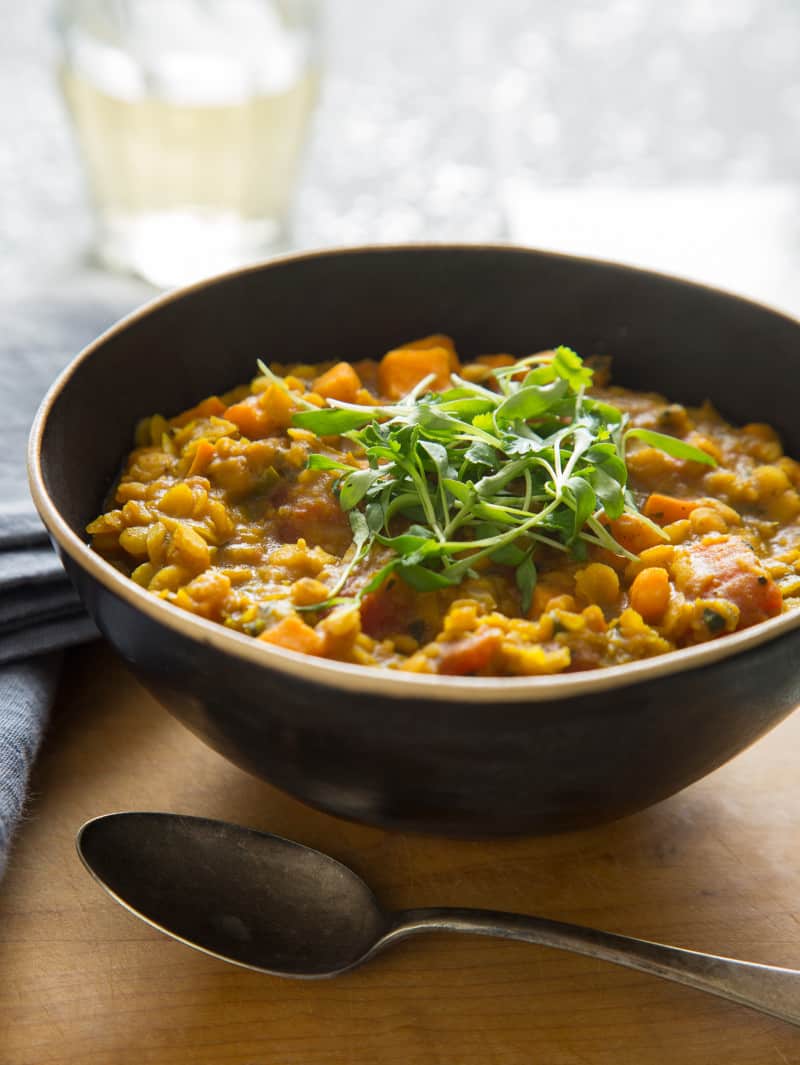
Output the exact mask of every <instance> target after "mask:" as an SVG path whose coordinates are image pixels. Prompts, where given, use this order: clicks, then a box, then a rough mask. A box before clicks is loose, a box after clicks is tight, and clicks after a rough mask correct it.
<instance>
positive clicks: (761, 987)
mask: <svg viewBox="0 0 800 1065" xmlns="http://www.w3.org/2000/svg"><path fill="white" fill-rule="evenodd" d="M393 917H394V924H393V927H392V929H391V930H390V931H389V932H388V933H387V934H386V936H385V937H384V938H383V939H382V941H381V942H380V944H379V948H382V947H383V946H387V945H388V944H389V943H390V942H395V941H397V940H398V939H404V938H405V937H406V936H411V935H416V934H418V933H420V932H470V933H472V934H474V935H479V936H494V937H497V938H499V939H518V940H522V941H523V942H525V943H537V944H540V945H541V946H545V947H555V948H556V949H558V950H569V951H572V952H573V953H575V954H586V955H588V956H589V957H590V958H601V959H602V960H603V961H610V962H613V963H614V964H615V965H624V966H626V967H627V968H629V969H639V970H641V971H642V972H645V973H652V974H653V975H654V976H661V977H663V978H664V979H665V980H674V981H676V982H677V983H679V984H686V985H687V986H688V987H695V988H697V989H698V990H700V991H708V992H710V993H711V994H712V995H719V996H720V997H721V998H727V999H731V1000H732V1001H733V1002H738V1003H740V1004H741V1005H743V1006H751V1007H752V1008H753V1009H756V1010H761V1011H762V1012H763V1013H769V1014H771V1015H772V1016H773V1017H779V1018H780V1019H781V1020H783V1021H789V1023H790V1024H800V972H798V971H795V970H794V969H780V968H777V967H775V966H772V965H758V964H756V963H755V962H747V961H737V960H736V959H735V958H722V957H718V956H717V955H715V954H700V953H698V952H697V951H694V950H682V949H681V948H680V947H670V946H666V945H665V944H662V943H651V942H650V941H649V940H646V939H633V938H631V937H629V936H620V935H616V934H615V933H613V932H601V931H598V930H597V929H594V928H582V927H581V926H580V925H573V924H564V923H562V922H561V921H550V920H548V919H547V918H544V917H526V916H523V915H522V914H514V913H502V912H496V911H493V910H468V909H451V908H448V907H445V908H437V909H420V910H404V911H403V912H401V913H397V914H394V915H393Z"/></svg>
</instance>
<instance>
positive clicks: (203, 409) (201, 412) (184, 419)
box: [169, 396, 225, 429]
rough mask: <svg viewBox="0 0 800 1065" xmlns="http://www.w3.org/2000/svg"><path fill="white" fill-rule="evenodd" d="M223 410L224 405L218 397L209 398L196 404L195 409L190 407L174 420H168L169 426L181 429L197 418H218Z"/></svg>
mask: <svg viewBox="0 0 800 1065" xmlns="http://www.w3.org/2000/svg"><path fill="white" fill-rule="evenodd" d="M224 410H225V404H224V403H223V402H222V400H221V399H220V398H219V396H209V397H208V398H207V399H204V400H202V401H201V402H200V403H198V404H197V406H196V407H190V409H189V410H185V411H184V412H183V413H182V414H178V415H177V416H176V417H175V418H170V422H169V424H170V425H172V426H174V427H175V428H176V429H181V428H183V426H184V425H188V424H189V422H193V421H195V420H197V419H198V418H210V417H211V416H212V415H216V416H217V417H219V415H220V414H222V412H223V411H224Z"/></svg>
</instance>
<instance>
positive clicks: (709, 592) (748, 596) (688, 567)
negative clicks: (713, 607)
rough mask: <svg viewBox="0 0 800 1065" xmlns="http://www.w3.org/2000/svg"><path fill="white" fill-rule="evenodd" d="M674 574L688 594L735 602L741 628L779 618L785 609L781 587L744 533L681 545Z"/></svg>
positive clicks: (681, 587) (677, 582)
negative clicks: (777, 615) (763, 564)
mask: <svg viewBox="0 0 800 1065" xmlns="http://www.w3.org/2000/svg"><path fill="white" fill-rule="evenodd" d="M672 574H673V577H674V579H675V585H676V587H677V588H678V590H679V591H681V592H683V594H684V595H686V596H687V597H691V598H703V599H712V598H713V599H727V600H728V601H729V602H731V603H734V604H735V605H736V606H737V607H738V608H739V625H738V628H740V629H744V628H747V627H748V626H749V625H756V624H757V623H758V622H760V621H765V620H766V619H767V618H771V617H775V615H776V614H780V612H781V610H782V608H783V596H782V595H781V590H780V588H779V587H778V586H777V584H776V583H775V581H774V580H773V579H772V578H771V577H770V575H769V574H768V573H767V571H766V570H765V569H764V567H763V566H762V565H761V563H760V562H759V560H758V558H757V556H756V554H755V552H753V551H752V550H751V549H750V547H749V545H748V544H747V542H746V541H745V540H743V539H742V538H741V537H740V536H726V537H720V538H708V539H706V540H701V541H699V542H698V543H693V544H688V545H687V546H685V547H682V548H679V549H678V551H677V552H676V555H675V559H674V561H673V563H672Z"/></svg>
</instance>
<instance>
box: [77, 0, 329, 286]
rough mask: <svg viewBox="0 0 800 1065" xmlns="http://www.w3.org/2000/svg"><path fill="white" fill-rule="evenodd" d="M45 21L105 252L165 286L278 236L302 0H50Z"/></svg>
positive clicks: (99, 246) (300, 78) (301, 46)
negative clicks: (52, 24)
mask: <svg viewBox="0 0 800 1065" xmlns="http://www.w3.org/2000/svg"><path fill="white" fill-rule="evenodd" d="M57 26H58V28H59V31H60V32H59V36H60V41H61V46H62V48H61V53H62V59H61V69H60V77H61V83H62V87H63V91H64V95H65V97H66V100H67V103H68V107H69V110H70V112H71V114H72V118H73V122H74V127H75V132H76V135H77V140H78V144H79V146H80V149H81V154H82V157H83V162H84V165H85V170H86V174H87V178H88V183H89V187H90V191H91V195H92V199H93V202H94V207H95V217H96V229H97V235H96V250H97V253H98V255H99V257H100V259H101V260H102V261H103V262H104V263H105V264H106V265H108V266H110V267H113V268H116V269H122V270H126V271H130V272H133V273H136V274H138V275H140V276H142V277H144V278H146V279H147V280H149V281H151V282H152V283H154V284H156V285H159V286H163V287H170V286H172V285H177V284H183V283H185V282H188V281H191V280H194V279H196V278H198V277H201V276H204V275H207V274H211V273H216V272H219V271H220V270H225V269H228V268H233V267H235V266H239V265H241V264H243V263H246V262H251V261H254V260H256V259H259V258H262V257H264V256H265V255H268V254H269V253H271V252H273V251H275V250H278V249H280V248H281V247H283V246H284V245H285V242H286V239H287V231H288V226H289V218H290V207H291V200H292V192H293V189H294V186H295V184H296V177H297V173H298V165H299V162H300V157H301V154H302V149H303V146H304V143H305V141H306V139H307V135H308V130H309V124H310V118H311V114H312V111H313V108H314V103H315V100H316V96H317V90H318V81H319V32H318V30H319V4H318V3H317V2H315V0H61V2H60V3H59V5H58V8H57Z"/></svg>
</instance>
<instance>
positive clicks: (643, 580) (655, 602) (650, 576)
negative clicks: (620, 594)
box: [630, 566, 669, 621]
mask: <svg viewBox="0 0 800 1065" xmlns="http://www.w3.org/2000/svg"><path fill="white" fill-rule="evenodd" d="M630 594H631V606H632V607H633V609H634V610H636V611H637V612H638V613H639V614H641V615H642V617H643V618H644V620H645V621H658V619H659V618H660V617H662V616H663V614H664V611H665V610H666V609H667V606H668V605H669V575H668V574H667V571H666V570H665V569H661V568H660V567H659V566H648V568H647V569H643V570H642V572H641V573H639V574H638V575H637V576H636V577H635V579H634V581H633V584H632V585H631V593H630Z"/></svg>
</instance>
